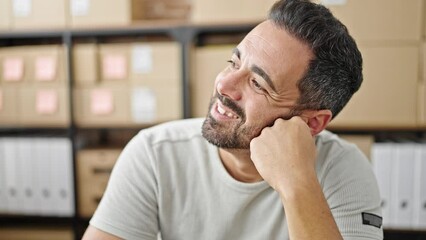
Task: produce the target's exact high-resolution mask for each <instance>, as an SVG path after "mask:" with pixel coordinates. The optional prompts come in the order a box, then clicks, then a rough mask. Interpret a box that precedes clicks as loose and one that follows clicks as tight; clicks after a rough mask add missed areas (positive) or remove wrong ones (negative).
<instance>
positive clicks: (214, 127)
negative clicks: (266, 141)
mask: <svg viewBox="0 0 426 240" xmlns="http://www.w3.org/2000/svg"><path fill="white" fill-rule="evenodd" d="M218 99H219V100H220V101H221V103H222V104H223V105H224V106H226V107H228V108H229V109H231V110H232V111H233V112H234V113H235V114H236V115H237V116H238V118H237V119H234V121H235V122H229V121H227V122H223V123H222V122H219V121H217V120H216V119H214V118H213V116H212V115H211V110H212V107H213V105H214V104H215V102H216V101H217V100H218ZM245 122H246V115H245V112H244V110H243V109H241V108H240V107H239V106H238V105H237V104H236V103H234V102H233V101H232V100H230V99H229V98H226V97H224V96H221V95H219V94H218V93H216V94H215V95H214V96H213V97H212V98H211V100H210V104H209V113H208V114H207V117H206V120H204V123H203V126H202V134H203V137H204V138H205V139H206V140H207V141H208V142H210V143H211V144H213V145H215V146H217V147H220V148H225V149H249V148H250V142H251V140H252V139H253V138H255V137H257V136H259V134H260V132H261V131H262V129H263V128H264V127H265V126H246V125H244V123H245Z"/></svg>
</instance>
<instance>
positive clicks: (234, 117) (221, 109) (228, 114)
mask: <svg viewBox="0 0 426 240" xmlns="http://www.w3.org/2000/svg"><path fill="white" fill-rule="evenodd" d="M217 111H218V112H219V113H220V114H221V115H224V116H227V117H229V118H233V119H237V118H238V117H237V115H235V114H233V113H232V112H228V111H226V110H225V109H224V108H222V107H221V106H220V103H218V104H217Z"/></svg>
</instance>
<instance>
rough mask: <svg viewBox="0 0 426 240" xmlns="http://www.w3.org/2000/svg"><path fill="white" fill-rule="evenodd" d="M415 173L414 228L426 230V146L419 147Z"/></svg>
mask: <svg viewBox="0 0 426 240" xmlns="http://www.w3.org/2000/svg"><path fill="white" fill-rule="evenodd" d="M414 169H415V173H414V210H413V211H414V215H413V228H414V229H416V230H424V229H426V144H425V143H423V144H421V145H419V146H418V148H417V152H416V160H415V168H414Z"/></svg>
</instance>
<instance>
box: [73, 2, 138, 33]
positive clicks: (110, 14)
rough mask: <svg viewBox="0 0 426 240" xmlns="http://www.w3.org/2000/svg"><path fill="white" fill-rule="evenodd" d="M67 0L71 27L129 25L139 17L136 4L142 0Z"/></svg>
mask: <svg viewBox="0 0 426 240" xmlns="http://www.w3.org/2000/svg"><path fill="white" fill-rule="evenodd" d="M69 1H70V25H71V26H72V27H101V26H104V27H108V26H123V25H129V24H130V23H131V22H132V20H133V19H135V18H137V17H139V15H140V14H139V13H138V11H139V9H140V7H137V6H140V4H141V3H140V2H141V1H143V0H110V1H108V4H105V1H104V0H69ZM133 6H135V7H133ZM133 11H135V12H133Z"/></svg>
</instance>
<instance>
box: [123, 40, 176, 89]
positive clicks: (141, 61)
mask: <svg viewBox="0 0 426 240" xmlns="http://www.w3.org/2000/svg"><path fill="white" fill-rule="evenodd" d="M129 50H130V52H129V54H130V55H129V59H130V62H131V66H130V79H131V82H132V83H135V84H148V83H152V84H153V85H165V86H169V85H170V84H172V85H173V86H175V83H174V82H176V80H178V81H179V82H178V84H179V85H181V80H180V79H182V54H181V47H180V45H179V43H177V42H147V43H134V44H132V45H131V48H130V49H129Z"/></svg>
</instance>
